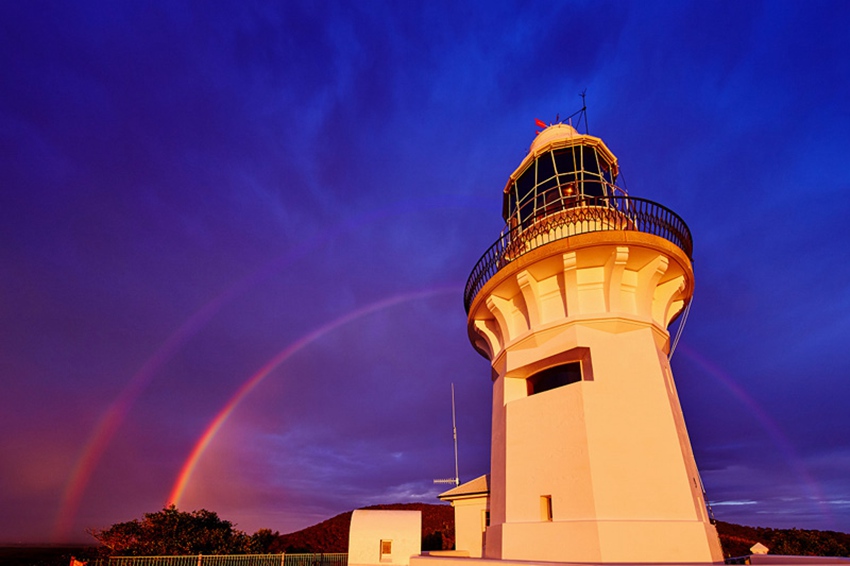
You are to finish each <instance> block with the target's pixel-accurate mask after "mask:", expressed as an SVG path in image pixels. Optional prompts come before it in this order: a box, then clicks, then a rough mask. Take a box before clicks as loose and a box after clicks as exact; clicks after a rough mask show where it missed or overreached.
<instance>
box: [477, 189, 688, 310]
mask: <svg viewBox="0 0 850 566" xmlns="http://www.w3.org/2000/svg"><path fill="white" fill-rule="evenodd" d="M609 230H628V231H636V232H644V233H646V234H653V235H655V236H659V237H661V238H664V239H665V240H668V241H669V242H671V243H673V244H675V245H676V246H678V247H679V248H681V250H682V251H683V252H685V254H686V255H687V256H688V258H692V257H693V255H692V254H693V240H692V238H691V231H690V229H689V228H688V225H687V224H685V221H684V220H682V219H681V218H680V217H679V215H677V214H676V213H675V212H673V211H672V210H670V209H669V208H666V207H664V206H661V205H660V204H658V203H655V202H652V201H651V200H646V199H642V198H636V197H627V196H606V197H582V198H581V199H580V200H574V201H570V203H569V204H568V205H564V206H563V207H557V208H554V209H541V213H540V215H539V216H538V217H536V218H529V219H527V220H525V221H523V222H522V223H521V224H518V225H516V226H512V227H510V228H509V229H506V230H505V232H503V233H502V235H501V236H500V237H499V239H498V240H496V242H495V243H493V245H492V246H490V248H489V249H487V251H486V252H484V254H483V255H482V256H481V259H479V260H478V263H476V264H475V267H474V268H473V269H472V273H470V275H469V279H467V281H466V288H465V289H464V293H463V306H464V307H465V308H466V312H469V308H470V306H472V300H473V299H474V298H475V295H477V294H478V291H480V290H481V288H482V287H484V285H485V284H486V283H487V281H489V280H490V278H491V277H493V276H494V275H495V274H496V272H498V271H499V270H500V269H502V268H503V267H505V266H506V265H507V264H509V263H510V262H512V261H514V260H515V259H517V258H519V257H520V256H522V255H524V254H526V253H528V252H530V251H532V250H534V249H536V248H539V247H541V246H544V245H546V244H549V243H551V242H554V241H556V240H560V239H562V238H569V237H570V236H575V235H577V234H586V233H589V232H601V231H609Z"/></svg>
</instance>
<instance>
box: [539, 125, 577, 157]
mask: <svg viewBox="0 0 850 566" xmlns="http://www.w3.org/2000/svg"><path fill="white" fill-rule="evenodd" d="M580 136H581V134H579V133H578V132H577V131H576V129H575V128H573V127H572V126H570V125H569V124H552V125H551V126H549V127H548V128H546V129H545V130H543V131H542V132H540V133H539V134H538V135H537V137H535V138H534V141H533V142H531V148H529V151H531V153H534V150H536V149H538V148H541V147H544V146H547V145H549V144H551V143H552V142H554V141H556V140H561V139H569V138H577V137H580Z"/></svg>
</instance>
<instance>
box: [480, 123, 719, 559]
mask: <svg viewBox="0 0 850 566" xmlns="http://www.w3.org/2000/svg"><path fill="white" fill-rule="evenodd" d="M618 174H619V168H618V163H617V158H616V157H615V156H614V154H613V153H612V152H611V151H610V150H609V149H608V147H607V146H606V145H605V143H604V142H603V141H602V140H601V139H599V138H597V137H594V136H590V135H587V134H580V133H579V132H578V131H576V129H574V128H573V127H572V126H570V125H567V124H561V123H558V124H554V125H550V126H548V127H545V129H543V130H542V131H541V132H539V133H538V135H537V136H536V138H535V139H534V141H533V143H532V144H531V147H530V150H529V153H528V155H527V156H526V157H525V159H523V160H522V162H521V163H520V164H519V166H518V167H517V168H516V170H515V171H514V172H513V173H512V174H511V175H510V177H509V178H508V181H507V184H506V185H505V188H504V191H503V193H502V215H503V218H504V220H505V228H504V230H503V231H502V233H501V234H500V235H499V237H498V239H497V240H496V242H495V243H494V244H493V245H492V246H491V247H490V248H489V249H488V250H487V251H486V252H485V253H484V254H483V256H482V257H481V259H480V260H479V261H478V263H477V264H476V265H475V267H474V269H473V270H472V273H471V275H470V277H469V280H468V282H467V286H466V289H465V295H464V303H465V307H466V309H467V313H468V334H469V338H470V341H471V342H472V345H473V347H474V348H475V349H476V350H477V351H478V352H479V353H480V354H481V355H482V356H484V357H486V358H487V359H488V360H489V361H490V364H491V366H492V382H493V409H492V439H491V465H490V477H489V513H488V517H489V524H488V525H487V526H486V527H485V532H484V548H483V555H484V558H495V559H502V560H509V561H510V560H523V561H526V560H528V561H552V562H595V563H600V562H602V563H611V562H655V563H663V562H668V563H669V562H704V563H705V562H722V560H723V556H722V552H721V549H720V543H719V540H718V537H717V533H716V530H715V528H714V525H713V523H712V521H711V519H710V516H709V514H708V512H707V510H706V504H705V500H704V494H703V490H702V484H701V481H700V478H699V473H698V471H697V467H696V463H695V461H694V457H693V453H692V450H691V444H690V440H689V438H688V433H687V429H686V427H685V421H684V418H683V416H682V410H681V406H680V403H679V399H678V395H677V393H676V386H675V383H674V381H673V374H672V372H671V369H670V364H669V361H668V354H669V350H670V334H669V332H668V327H669V325H670V324H671V322H672V321H673V320H675V319H676V318H677V317H678V316H679V315H681V314H682V312H683V311H684V309H685V308H686V307H687V305H688V304H689V302H690V300H691V297H692V294H693V288H694V272H693V264H692V239H691V234H690V231H689V229H688V227H687V225H686V224H685V223H684V222H683V221H682V219H681V218H680V217H679V216H678V215H677V214H675V213H674V212H673V211H671V210H669V209H667V208H665V207H664V206H662V205H660V204H657V203H654V202H652V201H649V200H646V199H642V198H638V197H633V196H630V195H627V194H626V193H625V192H624V191H623V190H622V189H620V188H619V187H618V185H617V177H618Z"/></svg>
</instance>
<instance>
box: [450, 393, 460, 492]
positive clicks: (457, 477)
mask: <svg viewBox="0 0 850 566" xmlns="http://www.w3.org/2000/svg"><path fill="white" fill-rule="evenodd" d="M452 437H453V438H454V442H455V486H458V485H460V474H459V473H458V468H457V419H456V417H455V384H454V383H452Z"/></svg>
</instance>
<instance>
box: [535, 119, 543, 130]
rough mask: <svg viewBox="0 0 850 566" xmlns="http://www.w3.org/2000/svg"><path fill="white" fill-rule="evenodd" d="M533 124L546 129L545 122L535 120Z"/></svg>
mask: <svg viewBox="0 0 850 566" xmlns="http://www.w3.org/2000/svg"><path fill="white" fill-rule="evenodd" d="M534 123H535V124H537V125H538V126H540V127H541V128H545V127H546V122H544V121H543V120H540V119H539V118H535V119H534Z"/></svg>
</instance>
